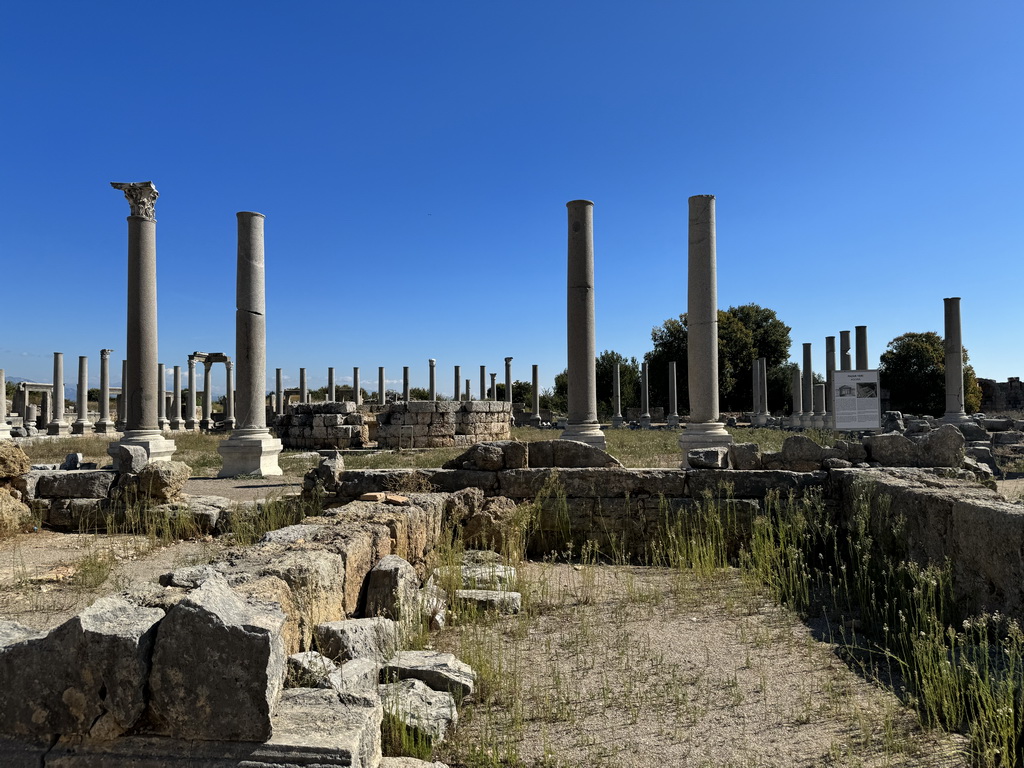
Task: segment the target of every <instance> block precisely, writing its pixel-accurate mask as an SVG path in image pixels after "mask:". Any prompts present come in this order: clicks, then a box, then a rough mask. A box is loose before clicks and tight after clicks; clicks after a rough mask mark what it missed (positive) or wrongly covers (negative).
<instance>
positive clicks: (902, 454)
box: [864, 433, 921, 467]
mask: <svg viewBox="0 0 1024 768" xmlns="http://www.w3.org/2000/svg"><path fill="white" fill-rule="evenodd" d="M864 445H865V446H866V447H867V449H868V460H869V461H877V462H878V463H879V464H881V465H882V466H884V467H919V466H921V449H920V447H919V446H918V445H917V444H916V443H914V442H913V441H912V440H910V439H909V438H906V437H904V436H903V435H901V434H897V433H889V434H884V435H868V436H867V437H865V438H864Z"/></svg>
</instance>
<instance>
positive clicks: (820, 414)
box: [813, 384, 825, 429]
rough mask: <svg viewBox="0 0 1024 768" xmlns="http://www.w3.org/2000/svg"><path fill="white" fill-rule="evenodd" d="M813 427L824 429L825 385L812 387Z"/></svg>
mask: <svg viewBox="0 0 1024 768" xmlns="http://www.w3.org/2000/svg"><path fill="white" fill-rule="evenodd" d="M813 426H814V427H815V428H816V429H823V428H824V427H825V385H824V384H815V385H814V419H813Z"/></svg>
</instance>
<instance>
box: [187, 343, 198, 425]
mask: <svg viewBox="0 0 1024 768" xmlns="http://www.w3.org/2000/svg"><path fill="white" fill-rule="evenodd" d="M186 410H187V413H186V414H185V429H186V430H187V431H189V432H193V431H195V428H196V359H195V358H194V357H193V356H192V355H189V356H188V406H187V408H186Z"/></svg>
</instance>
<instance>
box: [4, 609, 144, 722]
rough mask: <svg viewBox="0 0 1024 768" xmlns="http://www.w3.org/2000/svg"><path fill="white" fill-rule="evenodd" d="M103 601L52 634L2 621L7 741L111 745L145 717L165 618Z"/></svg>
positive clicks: (142, 610)
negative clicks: (101, 740) (86, 738)
mask: <svg viewBox="0 0 1024 768" xmlns="http://www.w3.org/2000/svg"><path fill="white" fill-rule="evenodd" d="M163 615H164V614H163V611H161V610H159V609H157V608H140V607H138V606H135V605H132V604H131V603H129V602H127V601H126V600H124V599H123V598H120V597H105V598H100V599H99V600H97V601H96V602H95V603H94V604H93V605H92V606H90V607H89V608H87V609H85V610H84V611H82V613H81V614H79V615H78V616H76V617H74V618H72V619H70V620H68V621H67V622H65V623H64V624H62V625H61V626H59V627H57V628H56V629H54V630H53V631H51V632H50V633H49V634H46V633H42V632H34V631H32V630H28V629H26V628H24V627H21V626H19V625H17V624H15V623H13V622H7V621H0V679H2V680H3V681H4V685H2V686H0V722H2V723H3V728H4V730H5V732H6V733H7V734H10V735H13V736H19V737H23V738H48V737H51V736H53V735H57V734H76V735H88V734H90V733H91V734H93V735H97V736H101V737H105V738H110V737H113V736H117V735H119V734H120V733H123V732H124V731H125V730H127V729H128V728H131V727H132V726H133V725H134V724H135V723H136V721H137V720H138V719H139V717H140V715H141V714H142V711H143V707H144V703H145V699H144V691H145V684H146V673H147V668H148V659H149V655H150V652H151V649H152V645H153V639H154V637H155V634H156V625H157V622H159V621H160V620H161V619H162V618H163Z"/></svg>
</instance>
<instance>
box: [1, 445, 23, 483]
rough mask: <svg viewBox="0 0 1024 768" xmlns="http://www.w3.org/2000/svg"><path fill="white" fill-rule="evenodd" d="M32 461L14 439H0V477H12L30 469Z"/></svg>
mask: <svg viewBox="0 0 1024 768" xmlns="http://www.w3.org/2000/svg"><path fill="white" fill-rule="evenodd" d="M30 465H31V462H30V461H29V458H28V456H27V455H26V454H25V451H23V450H22V449H21V446H20V445H18V444H17V443H16V442H14V441H13V440H0V478H4V479H10V478H13V477H17V476H18V475H23V474H25V473H26V472H28V471H29V468H30Z"/></svg>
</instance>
